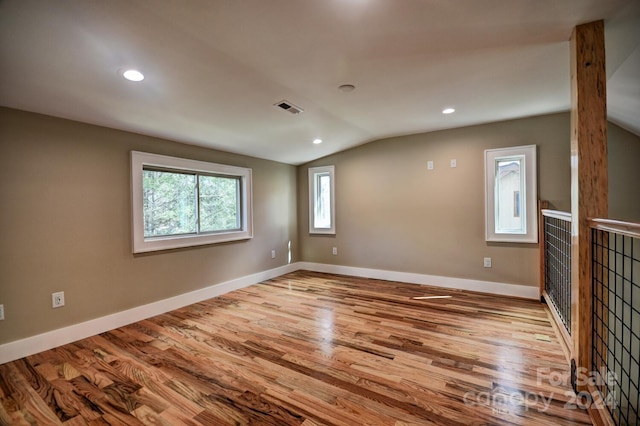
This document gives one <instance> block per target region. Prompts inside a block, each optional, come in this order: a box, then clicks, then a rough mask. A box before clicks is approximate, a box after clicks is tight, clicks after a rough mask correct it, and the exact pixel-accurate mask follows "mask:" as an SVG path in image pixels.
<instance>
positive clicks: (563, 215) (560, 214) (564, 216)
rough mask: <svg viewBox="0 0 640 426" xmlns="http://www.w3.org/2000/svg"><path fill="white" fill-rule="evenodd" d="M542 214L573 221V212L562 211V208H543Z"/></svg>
mask: <svg viewBox="0 0 640 426" xmlns="http://www.w3.org/2000/svg"><path fill="white" fill-rule="evenodd" d="M542 216H545V217H553V218H555V219H560V220H564V221H565V222H571V213H567V212H561V211H560V210H549V209H542Z"/></svg>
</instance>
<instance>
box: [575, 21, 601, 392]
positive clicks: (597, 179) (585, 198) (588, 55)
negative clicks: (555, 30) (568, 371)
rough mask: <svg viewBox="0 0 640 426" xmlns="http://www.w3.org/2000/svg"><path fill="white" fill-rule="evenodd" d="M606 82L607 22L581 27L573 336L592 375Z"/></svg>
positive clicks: (578, 29) (578, 39)
mask: <svg viewBox="0 0 640 426" xmlns="http://www.w3.org/2000/svg"><path fill="white" fill-rule="evenodd" d="M606 83H607V76H606V70H605V51H604V23H603V21H596V22H591V23H588V24H584V25H579V26H577V27H575V28H574V30H573V34H572V35H571V220H572V225H571V226H572V230H571V243H572V248H571V255H572V264H571V267H572V273H571V324H572V326H571V337H572V339H573V355H574V360H575V363H576V367H577V368H584V369H586V371H589V370H591V343H592V342H591V340H592V339H591V331H592V330H591V327H592V321H591V316H592V313H593V307H592V287H591V231H590V228H589V225H588V223H587V220H588V219H589V218H596V217H599V218H607V217H608V210H609V202H608V176H607V173H608V171H607V106H606V104H607V96H606ZM578 371H580V370H578ZM580 388H581V389H583V387H580Z"/></svg>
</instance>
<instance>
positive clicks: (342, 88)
mask: <svg viewBox="0 0 640 426" xmlns="http://www.w3.org/2000/svg"><path fill="white" fill-rule="evenodd" d="M355 88H356V86H354V85H353V84H342V85H340V86H338V89H339V90H340V91H342V92H351V91H352V90H354V89H355Z"/></svg>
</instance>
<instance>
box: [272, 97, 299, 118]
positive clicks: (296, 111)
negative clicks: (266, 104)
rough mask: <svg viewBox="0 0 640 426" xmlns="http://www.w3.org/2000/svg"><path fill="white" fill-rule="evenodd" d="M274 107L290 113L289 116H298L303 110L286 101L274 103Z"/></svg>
mask: <svg viewBox="0 0 640 426" xmlns="http://www.w3.org/2000/svg"><path fill="white" fill-rule="evenodd" d="M273 105H274V106H277V107H278V108H281V109H283V110H285V111H287V112H290V113H291V114H294V115H295V114H300V113H301V112H304V110H303V109H302V108H300V107H298V106H295V105H294V104H292V103H291V102H289V101H286V100H282V101H280V102H276V103H275V104H273Z"/></svg>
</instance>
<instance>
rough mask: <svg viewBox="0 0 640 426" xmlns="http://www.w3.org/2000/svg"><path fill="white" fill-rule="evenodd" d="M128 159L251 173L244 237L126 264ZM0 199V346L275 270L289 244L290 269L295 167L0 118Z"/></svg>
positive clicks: (7, 113)
mask: <svg viewBox="0 0 640 426" xmlns="http://www.w3.org/2000/svg"><path fill="white" fill-rule="evenodd" d="M130 150H138V151H146V152H152V153H158V154H165V155H173V156H178V157H184V158H191V159H197V160H203V161H211V162H218V163H225V164H231V165H235V166H242V167H251V168H252V169H253V205H254V214H253V220H254V235H255V236H254V238H253V239H252V240H249V241H243V242H234V243H226V244H217V245H210V246H200V247H196V248H189V249H181V250H172V251H166V252H156V253H152V254H146V255H136V256H134V255H132V253H131V237H130V229H131V228H130V193H129V185H130V184H129V175H130V167H129V151H130ZM0 200H2V201H1V205H2V207H1V209H0V303H3V304H4V307H5V316H6V319H5V321H0V343H5V342H8V341H13V340H16V339H19V338H24V337H28V336H32V335H35V334H38V333H42V332H45V331H48V330H53V329H57V328H60V327H64V326H67V325H70V324H74V323H78V322H82V321H86V320H89V319H92V318H97V317H100V316H104V315H107V314H111V313H114V312H118V311H122V310H125V309H129V308H132V307H136V306H140V305H143V304H146V303H150V302H153V301H156V300H161V299H164V298H167V297H171V296H175V295H178V294H182V293H185V292H188V291H192V290H196V289H200V288H203V287H207V286H210V285H212V284H216V283H220V282H223V281H226V280H229V279H233V278H237V277H241V276H245V275H248V274H252V273H255V272H260V271H265V270H268V269H272V268H275V267H278V266H282V265H285V264H286V263H287V253H286V247H287V242H288V241H289V240H291V241H292V246H293V249H294V259H293V260H294V261H296V260H298V256H297V253H296V250H297V246H298V241H297V224H296V220H297V219H296V168H295V167H294V166H290V165H285V164H281V163H276V162H272V161H266V160H259V159H255V158H250V157H245V156H240V155H234V154H229V153H223V152H217V151H213V150H208V149H204V148H199V147H194V146H189V145H183V144H179V143H175V142H170V141H166V140H162V139H157V138H152V137H146V136H141V135H137V134H132V133H127V132H122V131H117V130H112V129H107V128H103V127H97V126H92V125H88V124H81V123H77V122H72V121H67V120H62V119H57V118H52V117H46V116H42V115H36V114H30V113H26V112H20V111H16V110H10V109H0ZM272 248H275V249H277V258H276V259H275V260H272V259H271V249H272ZM62 290H63V291H64V292H65V296H66V306H65V307H63V308H60V309H52V308H51V293H52V292H54V291H62Z"/></svg>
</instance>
